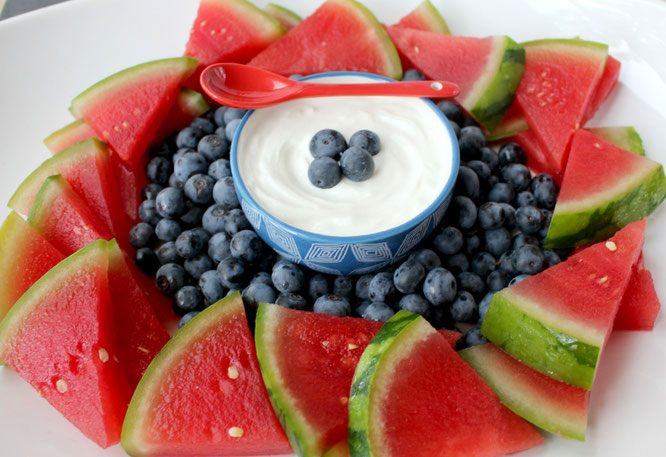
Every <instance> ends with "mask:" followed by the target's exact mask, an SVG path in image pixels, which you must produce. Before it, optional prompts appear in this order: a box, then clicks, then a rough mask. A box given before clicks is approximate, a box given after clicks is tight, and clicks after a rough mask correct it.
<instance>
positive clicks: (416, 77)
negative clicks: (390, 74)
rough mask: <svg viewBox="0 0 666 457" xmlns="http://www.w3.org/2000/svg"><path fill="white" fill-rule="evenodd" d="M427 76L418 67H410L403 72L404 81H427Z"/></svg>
mask: <svg viewBox="0 0 666 457" xmlns="http://www.w3.org/2000/svg"><path fill="white" fill-rule="evenodd" d="M425 79H426V77H425V76H423V73H421V72H420V71H418V70H417V69H416V68H410V69H409V70H407V71H405V72H404V73H403V74H402V80H403V81H425Z"/></svg>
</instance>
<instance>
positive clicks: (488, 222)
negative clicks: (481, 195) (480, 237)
mask: <svg viewBox="0 0 666 457" xmlns="http://www.w3.org/2000/svg"><path fill="white" fill-rule="evenodd" d="M477 220H478V221H479V227H481V228H482V229H483V230H493V229H498V228H500V227H502V225H504V221H505V220H506V211H505V210H504V207H503V206H502V205H501V204H499V203H495V202H487V203H484V204H483V205H481V206H480V207H479V210H478V215H477Z"/></svg>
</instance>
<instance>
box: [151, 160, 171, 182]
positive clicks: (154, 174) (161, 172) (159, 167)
mask: <svg viewBox="0 0 666 457" xmlns="http://www.w3.org/2000/svg"><path fill="white" fill-rule="evenodd" d="M169 175H171V162H170V161H169V160H167V159H165V158H164V157H153V158H152V159H150V162H148V165H146V176H147V177H148V180H149V181H150V182H152V183H154V184H159V185H160V186H166V185H167V184H168V183H169Z"/></svg>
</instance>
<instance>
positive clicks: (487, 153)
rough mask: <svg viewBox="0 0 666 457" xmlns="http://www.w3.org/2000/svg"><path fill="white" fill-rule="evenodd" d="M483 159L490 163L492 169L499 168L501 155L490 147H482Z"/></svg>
mask: <svg viewBox="0 0 666 457" xmlns="http://www.w3.org/2000/svg"><path fill="white" fill-rule="evenodd" d="M481 160H483V161H484V162H485V163H487V164H488V167H490V170H491V171H493V172H494V171H495V170H497V168H498V167H499V157H498V156H497V153H496V152H495V151H493V150H492V149H490V148H481Z"/></svg>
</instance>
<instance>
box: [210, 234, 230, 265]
mask: <svg viewBox="0 0 666 457" xmlns="http://www.w3.org/2000/svg"><path fill="white" fill-rule="evenodd" d="M230 243H231V240H230V238H229V235H227V233H226V232H218V233H216V234H214V235H213V236H211V237H210V240H208V257H210V258H211V259H212V260H213V262H215V263H220V262H222V261H223V260H224V259H226V258H227V257H231V246H230Z"/></svg>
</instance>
